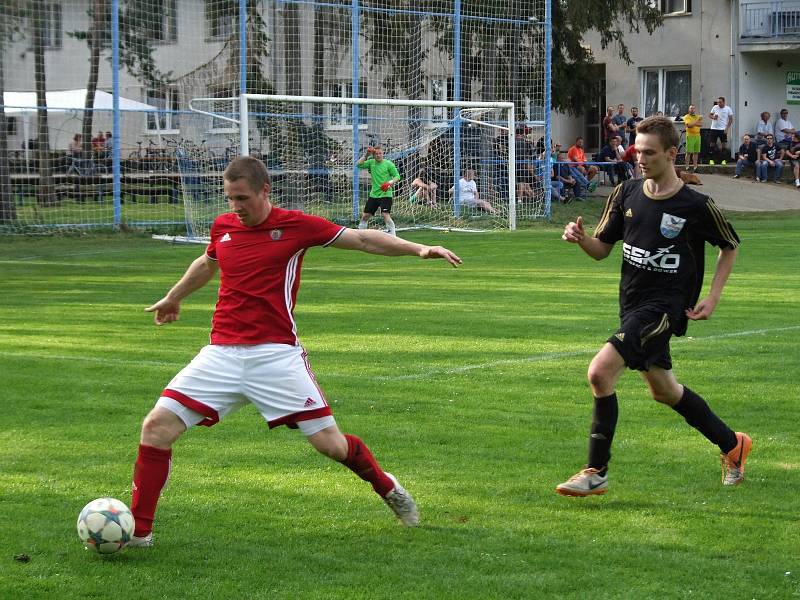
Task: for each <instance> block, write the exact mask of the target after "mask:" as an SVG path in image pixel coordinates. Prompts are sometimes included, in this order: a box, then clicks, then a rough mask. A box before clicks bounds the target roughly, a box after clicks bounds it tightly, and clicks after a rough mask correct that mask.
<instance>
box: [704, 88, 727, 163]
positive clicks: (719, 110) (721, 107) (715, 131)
mask: <svg viewBox="0 0 800 600" xmlns="http://www.w3.org/2000/svg"><path fill="white" fill-rule="evenodd" d="M708 116H709V117H710V118H711V135H710V136H709V138H708V145H709V146H711V150H712V152H713V153H715V154H719V156H720V160H721V161H722V164H723V165H724V164H727V161H726V160H725V157H726V156H727V155H728V133H729V132H730V130H731V126H732V125H733V109H731V107H730V106H727V105H726V104H725V98H724V97H723V96H720V97H719V98H718V99H717V101H716V102H715V103H714V106H713V108H712V109H711V112H710V113H708ZM717 142H719V144H720V145H719V149H717Z"/></svg>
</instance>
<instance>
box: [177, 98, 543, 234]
mask: <svg viewBox="0 0 800 600" xmlns="http://www.w3.org/2000/svg"><path fill="white" fill-rule="evenodd" d="M244 100H245V102H244V106H246V111H245V112H244V113H243V114H244V118H241V117H240V115H238V114H236V115H220V114H216V118H228V119H230V120H231V121H234V120H235V121H238V122H239V123H240V128H241V131H242V132H244V131H246V132H247V145H246V147H245V145H244V144H243V145H242V148H241V151H242V153H246V152H249V154H250V155H251V156H255V157H257V158H260V159H262V160H263V161H264V162H265V164H266V165H267V168H268V170H269V172H270V176H271V178H272V192H271V200H272V201H273V203H275V204H276V205H277V206H281V207H284V208H290V209H299V210H303V211H304V212H307V213H310V214H316V215H319V216H323V217H325V218H327V219H330V220H332V221H334V222H337V223H341V224H345V225H353V224H355V223H356V222H358V221H359V219H360V218H361V215H362V213H363V209H364V205H365V203H366V201H367V199H368V198H369V196H370V189H371V186H372V181H371V176H370V173H369V171H368V170H367V169H365V168H359V161H363V159H365V158H366V153H367V149H368V148H370V147H374V148H380V149H381V150H382V152H383V158H382V160H385V161H390V162H392V163H393V164H394V165H395V167H396V168H397V171H398V173H399V182H398V183H396V184H395V185H394V186H393V189H392V191H393V205H392V218H393V220H394V222H395V224H396V226H397V228H398V229H400V230H403V229H411V228H446V229H464V230H488V229H509V228H512V229H513V228H515V223H516V213H517V210H518V209H519V210H524V211H526V212H528V213H530V214H539V215H541V214H544V210H545V194H544V189H543V187H542V186H538V188H537V190H536V192H535V193H534V194H532V195H531V194H529V195H527V196H526V197H525V198H522V199H517V197H516V192H517V189H518V187H519V186H518V185H517V184H516V183H515V182H516V181H517V177H516V169H515V166H516V165H515V150H516V148H515V140H514V105H513V104H512V103H510V102H505V103H503V102H485V103H482V102H446V101H440V102H436V101H411V100H393V99H356V98H326V97H302V96H277V95H257V94H248V95H246V96H245V99H244ZM218 102H219V99H218V98H213V99H210V98H206V99H204V98H200V99H195V100H193V101H192V102H191V106H192V108H193V109H194V110H197V111H201V112H207V113H208V114H209V115H212V114H214V113H213V112H212V111H211V110H210V109H212V108H213V107H214V105H215V103H218ZM354 124H357V125H356V126H354ZM241 139H242V140H243V139H244V136H243V135H242V137H241ZM178 163H179V167H180V170H181V176H182V190H183V199H184V203H185V206H186V214H187V221H188V222H189V227H188V230H189V232H190V234H189V235H191V236H195V237H200V238H202V237H205V236H207V235H208V228H209V226H210V222H211V221H212V220H213V218H214V216H215V215H216V214H218V213H219V212H221V211H224V210H225V206H224V198H223V194H222V190H221V186H222V181H221V172H222V170H224V167H225V166H226V164H225V162H224V161H219V160H203V157H202V156H197V157H195V158H194V159H192V157H190V156H187V157H185V158H184V159H179V161H178ZM470 182H474V185H471V184H470ZM204 184H205V185H204ZM534 187H535V186H534ZM526 191H527V190H526ZM518 200H520V202H519V203H518ZM522 200H524V203H523V202H522ZM383 225H384V224H383V219H382V218H381V215H380V213H378V214H376V215H375V217H374V218H373V219H371V220H370V226H371V227H378V228H381V227H383Z"/></svg>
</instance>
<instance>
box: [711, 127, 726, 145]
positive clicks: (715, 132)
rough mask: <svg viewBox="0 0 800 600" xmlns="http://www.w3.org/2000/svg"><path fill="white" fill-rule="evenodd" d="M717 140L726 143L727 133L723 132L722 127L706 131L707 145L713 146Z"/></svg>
mask: <svg viewBox="0 0 800 600" xmlns="http://www.w3.org/2000/svg"><path fill="white" fill-rule="evenodd" d="M717 140H719V141H721V142H722V143H723V144H727V143H728V134H727V133H725V130H724V129H711V130H710V131H709V132H708V143H709V145H711V146H713V145H714V144H716V143H717Z"/></svg>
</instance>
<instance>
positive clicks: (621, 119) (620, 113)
mask: <svg viewBox="0 0 800 600" xmlns="http://www.w3.org/2000/svg"><path fill="white" fill-rule="evenodd" d="M611 121H612V122H613V123H614V125H616V126H617V135H618V136H619V137H620V145H621V146H622V147H625V146H627V145H628V144H627V138H626V137H625V130H626V126H627V123H628V117H626V116H625V105H624V104H618V105H617V114H615V115H614V116H613V117H612V119H611Z"/></svg>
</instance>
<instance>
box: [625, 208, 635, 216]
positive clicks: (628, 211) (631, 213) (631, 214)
mask: <svg viewBox="0 0 800 600" xmlns="http://www.w3.org/2000/svg"><path fill="white" fill-rule="evenodd" d="M625 216H626V217H632V216H633V211H632V210H631V209H630V208H629V209H628V210H626V211H625Z"/></svg>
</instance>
